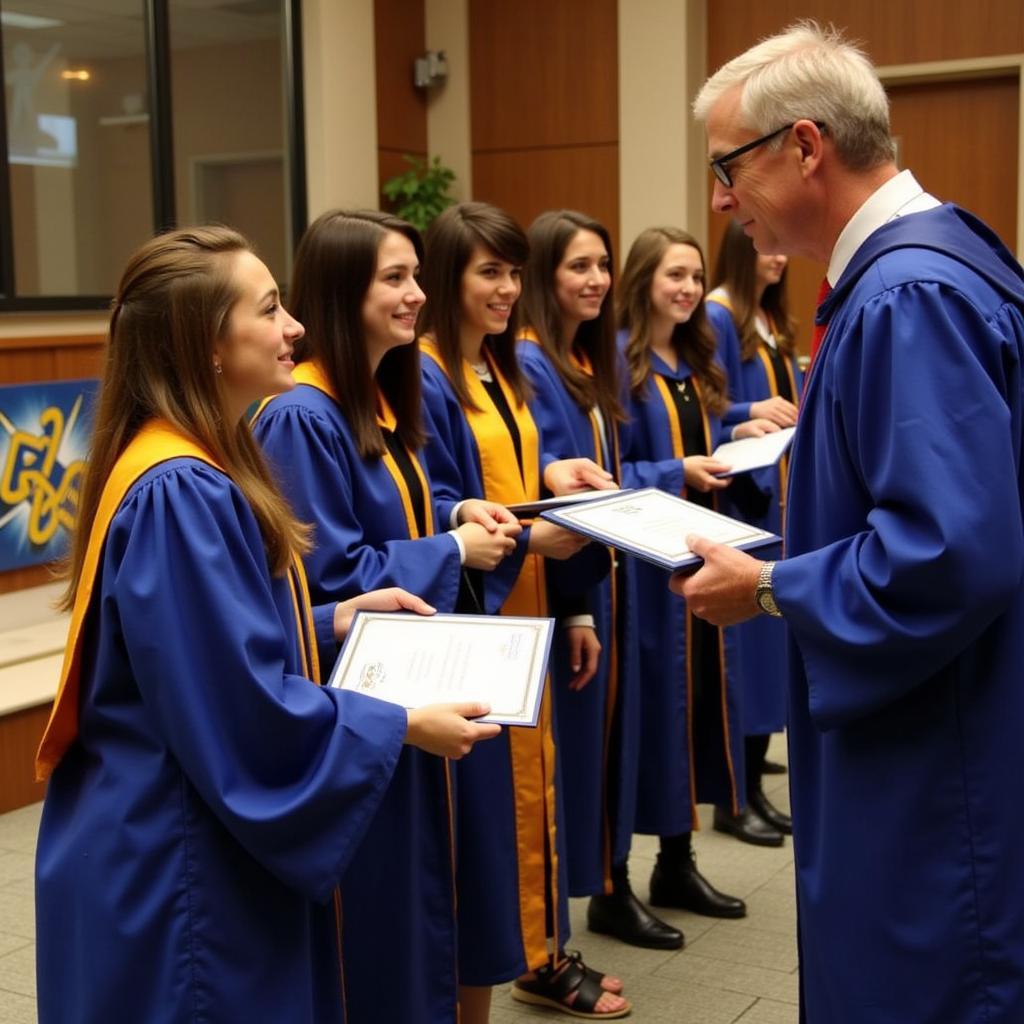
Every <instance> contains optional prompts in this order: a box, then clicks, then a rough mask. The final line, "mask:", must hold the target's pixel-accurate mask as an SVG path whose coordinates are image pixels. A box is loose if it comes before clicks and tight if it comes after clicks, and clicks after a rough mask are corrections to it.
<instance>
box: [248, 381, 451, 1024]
mask: <svg viewBox="0 0 1024 1024" xmlns="http://www.w3.org/2000/svg"><path fill="white" fill-rule="evenodd" d="M307 369H308V367H307ZM254 432H255V434H256V437H257V439H258V440H259V441H260V443H261V444H262V445H263V449H264V451H265V452H266V454H267V457H268V459H269V461H270V464H271V466H272V467H273V469H274V473H275V476H276V478H277V481H278V483H279V485H280V487H281V489H282V491H283V492H284V494H285V495H286V497H287V498H288V500H289V502H290V503H291V506H292V508H293V509H294V510H295V513H296V515H297V516H298V517H299V518H300V519H302V520H304V521H305V522H312V523H314V525H315V528H316V533H315V535H314V540H315V544H316V547H315V549H314V550H313V552H311V553H310V554H309V555H308V556H307V557H306V558H305V559H304V565H305V567H306V575H307V578H308V580H309V589H310V595H311V598H312V600H313V602H314V603H320V602H326V601H330V600H334V601H338V600H344V599H345V598H349V597H354V596H356V595H357V594H360V593H364V592H366V591H368V590H374V589H377V588H379V587H388V586H399V587H404V588H405V589H406V590H408V591H410V592H412V593H415V594H419V595H420V596H421V597H422V598H423V599H424V600H426V601H428V602H430V603H431V604H432V605H434V607H436V608H437V609H438V610H439V611H445V612H450V611H452V610H454V607H455V599H456V597H457V596H458V590H459V577H460V575H461V568H462V567H461V562H460V558H459V551H458V546H457V544H456V543H455V540H454V539H453V538H452V537H451V536H449V535H448V534H446V533H442V534H440V535H435V536H428V537H416V538H411V537H410V532H411V530H410V523H409V520H408V518H407V514H406V512H405V510H404V508H403V501H402V495H401V492H400V490H399V486H398V484H397V483H396V481H395V479H394V478H393V477H392V475H391V473H390V472H389V471H388V468H387V467H386V465H385V462H384V459H382V458H374V459H364V458H363V457H362V456H360V454H359V449H358V447H357V446H356V441H355V437H354V435H353V433H352V430H351V428H350V427H349V424H348V421H347V420H346V419H345V417H344V415H343V413H342V411H341V409H340V408H339V406H338V404H337V403H336V402H335V401H334V399H333V398H331V397H330V396H329V395H328V394H325V392H324V391H322V390H320V389H319V388H317V387H314V386H313V385H311V384H299V385H298V386H297V387H296V388H295V389H294V390H292V391H290V392H288V393H287V394H284V395H279V396H278V397H277V398H274V399H272V400H271V401H270V402H269V403H268V404H267V405H266V406H265V408H264V409H263V410H262V412H261V413H260V415H259V417H258V418H257V420H256V422H255V425H254ZM425 497H426V499H427V500H428V501H430V500H431V498H430V493H429V491H427V493H426V495H425ZM415 525H416V524H415V519H413V521H412V530H415ZM450 822H451V816H450V807H449V799H448V772H447V766H446V764H445V762H444V760H443V759H442V758H439V757H435V756H433V755H431V754H427V753H424V752H423V751H421V750H417V749H415V748H413V747H407V748H406V749H405V750H404V751H403V753H402V756H401V758H400V759H399V762H398V766H397V768H396V770H395V774H394V778H393V779H392V782H391V785H390V786H389V787H388V792H387V793H386V794H385V796H384V799H383V800H382V801H381V805H380V808H379V810H378V811H377V814H376V816H375V817H374V820H373V822H372V823H371V825H370V827H369V828H368V830H367V832H366V835H365V837H364V839H363V841H362V843H361V844H360V846H359V849H358V850H357V851H356V853H355V855H354V856H353V859H352V863H351V865H350V866H349V869H348V871H346V873H345V877H344V879H343V880H342V884H341V895H342V900H343V906H344V914H345V928H344V933H343V935H344V957H345V964H346V968H347V977H348V984H347V991H346V994H347V997H348V1006H349V1013H350V1016H351V1018H352V1020H353V1021H363V1020H366V1021H371V1020H395V1021H399V1020H401V1021H408V1022H409V1024H414V1022H423V1024H442V1022H451V1021H454V1020H455V1014H456V1005H455V1004H456V985H457V979H456V951H455V893H454V879H453V875H452V852H453V851H452V836H451V833H450ZM384 964H387V965H389V966H388V967H387V970H386V971H385V970H384V969H383V967H382V965H384ZM385 978H386V979H387V980H386V981H385V980H384V979H385Z"/></svg>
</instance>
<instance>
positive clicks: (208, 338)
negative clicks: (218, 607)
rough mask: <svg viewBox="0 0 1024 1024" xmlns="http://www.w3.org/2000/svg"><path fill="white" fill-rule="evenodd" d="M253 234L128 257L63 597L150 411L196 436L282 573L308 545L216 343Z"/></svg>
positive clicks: (184, 239) (187, 241) (201, 239)
mask: <svg viewBox="0 0 1024 1024" xmlns="http://www.w3.org/2000/svg"><path fill="white" fill-rule="evenodd" d="M242 252H251V248H250V246H249V243H248V242H247V241H246V240H245V239H244V238H243V237H242V236H241V235H239V234H238V233H237V232H235V231H232V230H230V229H229V228H225V227H196V228H183V229H180V230H177V231H169V232H167V233H166V234H163V235H158V236H157V237H156V238H153V239H151V240H150V241H149V242H147V243H146V244H145V245H143V246H142V247H141V248H140V249H138V250H137V251H136V252H135V254H134V255H133V256H132V257H131V259H130V260H129V261H128V266H127V268H126V269H125V272H124V275H123V276H122V278H121V282H120V284H119V285H118V288H117V294H116V296H115V297H114V301H113V312H112V314H111V317H110V329H109V334H108V339H107V345H106V351H105V356H104V366H103V372H102V382H101V385H100V392H99V398H98V401H97V407H96V415H95V419H94V422H93V431H92V439H91V442H90V450H89V459H88V464H87V466H86V470H85V478H84V481H83V484H82V493H81V498H80V501H79V505H78V525H77V526H76V528H75V531H74V535H73V538H72V545H71V551H70V554H69V556H68V559H67V561H66V563H65V565H64V566H63V574H64V575H65V576H66V578H67V580H68V586H67V590H66V591H65V593H64V595H63V597H62V599H61V606H62V607H63V608H70V607H71V606H72V605H73V604H74V601H75V595H76V594H77V592H78V586H79V582H80V580H81V575H82V568H83V564H84V562H85V552H86V547H87V546H88V542H89V530H90V528H91V527H92V525H93V520H94V519H95V517H96V510H97V508H98V507H99V502H100V496H101V494H102V492H103V487H104V485H105V484H106V482H107V478H108V477H109V476H110V473H111V471H112V469H113V467H114V463H115V462H116V461H117V459H118V458H119V456H120V455H121V453H122V452H123V451H124V450H125V448H126V447H127V446H128V443H129V442H130V441H131V440H132V438H133V437H134V436H135V435H136V433H138V431H139V429H140V428H141V427H142V425H143V424H144V423H146V421H147V420H151V419H154V418H157V417H159V418H162V419H165V420H167V421H169V422H170V423H171V424H173V425H174V426H175V427H177V429H178V430H180V431H181V432H182V433H183V434H185V435H187V436H188V437H190V438H191V439H192V440H194V441H195V442H196V443H197V444H198V445H200V446H201V447H202V448H203V449H205V450H206V451H207V452H208V453H209V455H210V457H211V458H212V459H213V460H214V461H215V462H216V463H217V464H218V465H219V466H220V467H221V468H222V469H223V470H224V472H225V473H227V475H228V476H229V477H230V478H231V480H232V481H233V482H234V483H235V484H236V485H237V487H238V488H239V490H240V491H241V492H242V494H243V495H244V496H245V498H246V500H247V501H248V503H249V505H250V507H251V508H252V511H253V514H254V515H255V517H256V521H257V523H258V524H259V528H260V533H261V534H262V536H263V542H264V544H265V546H266V550H267V560H268V562H269V564H270V567H271V570H272V572H273V573H274V574H275V575H280V574H282V573H284V572H285V571H286V569H287V568H288V565H289V562H290V561H291V558H292V555H293V553H296V554H304V553H306V552H307V551H308V550H309V546H310V535H311V529H310V527H308V526H305V525H303V524H301V523H299V522H298V521H297V520H296V519H295V517H294V516H293V514H292V512H291V509H290V508H289V506H288V503H287V502H286V501H285V499H284V498H283V497H282V496H281V494H280V492H279V491H278V490H277V488H276V487H275V486H274V483H273V481H272V479H271V476H270V473H269V471H268V469H267V466H266V464H265V463H264V461H263V457H262V455H261V454H260V449H259V446H258V445H257V444H256V442H255V441H254V440H253V437H252V434H251V433H250V431H249V427H248V424H247V423H246V422H245V418H244V417H243V418H242V419H236V418H235V417H234V416H233V414H232V413H231V412H230V411H229V405H228V402H227V398H226V394H225V391H224V388H223V386H222V383H221V378H220V377H219V376H218V375H217V374H216V373H215V372H214V365H213V352H214V345H215V343H216V342H217V341H218V340H219V339H220V338H223V337H224V335H225V333H226V332H227V329H228V323H229V320H230V316H231V310H232V308H233V307H234V305H235V303H236V302H237V301H238V300H239V298H240V294H239V289H238V286H237V285H236V283H235V280H234V273H233V270H234V263H235V260H234V257H236V256H237V255H238V254H239V253H242Z"/></svg>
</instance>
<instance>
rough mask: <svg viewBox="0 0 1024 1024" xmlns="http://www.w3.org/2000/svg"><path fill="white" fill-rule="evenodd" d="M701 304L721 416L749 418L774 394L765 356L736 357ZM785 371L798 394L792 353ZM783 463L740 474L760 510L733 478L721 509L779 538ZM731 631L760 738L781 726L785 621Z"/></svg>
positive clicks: (732, 330)
mask: <svg viewBox="0 0 1024 1024" xmlns="http://www.w3.org/2000/svg"><path fill="white" fill-rule="evenodd" d="M705 308H706V309H707V313H708V319H709V320H710V321H711V325H712V327H713V328H714V330H715V334H716V335H717V337H718V354H719V358H720V360H721V362H722V364H723V365H724V366H725V369H726V374H727V375H728V378H729V397H730V399H731V400H732V404H731V405H730V406H729V408H728V409H727V410H726V412H725V415H724V416H723V423H725V424H727V425H730V424H736V423H742V422H744V421H745V420H748V419H750V406H751V404H752V403H754V402H759V401H762V400H763V399H765V398H772V397H774V396H775V395H778V394H779V389H778V385H777V383H776V381H775V379H774V373H773V372H772V370H771V369H770V364H766V362H765V359H763V358H761V357H760V356H759V355H756V354H755V355H754V356H753V358H751V359H747V360H746V361H743V360H741V359H740V339H739V335H738V334H737V332H736V325H735V323H734V321H733V318H732V314H731V313H730V312H729V310H728V308H727V307H726V306H724V305H722V304H721V303H719V302H715V301H713V300H709V301H708V302H707V304H706V307H705ZM788 369H789V372H790V374H791V377H792V380H791V385H792V386H793V388H794V390H793V394H794V396H796V397H799V394H800V386H801V383H802V374H801V372H800V368H799V366H797V362H796V358H795V357H790V359H789V360H788ZM794 400H796V399H795V398H794ZM787 461H788V459H787V457H786V456H783V458H782V459H781V460H780V461H779V464H778V465H777V466H776V467H773V468H771V469H765V470H758V471H756V472H754V473H749V474H746V475H747V477H748V478H749V479H748V481H747V482H746V484H745V486H746V487H749V488H756V492H754V493H755V494H759V495H763V498H764V501H765V506H764V512H763V514H757V513H752V511H751V508H750V506H749V505H748V504H746V503H741V502H738V501H736V500H734V499H735V496H736V493H737V492H736V486H737V485H738V484H739V483H740V481H739V480H736V481H734V484H733V487H729V488H727V489H726V490H725V491H723V492H722V495H721V499H720V500H721V509H722V511H723V512H724V513H725V514H726V515H729V516H733V517H734V518H736V519H742V520H743V521H744V522H748V523H751V524H752V525H754V526H759V527H760V528H761V529H763V530H768V531H769V532H770V533H776V534H778V535H779V536H780V537H781V536H782V529H783V515H784V512H783V510H784V508H785V499H786V476H787ZM781 554H782V549H781V546H776V547H774V548H764V549H763V550H761V551H759V552H758V557H759V558H765V559H774V558H779V557H780V556H781ZM734 632H735V638H736V644H737V647H738V648H739V650H740V652H741V655H740V664H739V667H740V671H739V672H738V673H737V682H738V684H739V686H740V688H741V691H742V692H741V697H740V708H741V711H742V716H743V732H744V735H747V736H766V735H768V734H769V733H773V732H779V731H781V730H782V729H783V728H784V727H785V724H786V700H787V698H786V680H787V678H788V672H789V666H788V663H787V662H788V654H787V640H786V624H785V622H784V621H782V620H780V619H774V618H772V617H771V616H769V615H759V616H757V617H756V618H753V619H749V620H748V621H747V622H744V623H741V624H740V625H739V626H736V627H734Z"/></svg>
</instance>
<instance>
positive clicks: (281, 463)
mask: <svg viewBox="0 0 1024 1024" xmlns="http://www.w3.org/2000/svg"><path fill="white" fill-rule="evenodd" d="M255 433H256V437H257V439H258V440H259V442H260V444H261V445H262V446H263V449H264V451H265V452H266V454H267V457H268V459H269V461H270V463H271V465H272V466H273V469H274V473H275V476H276V477H277V479H278V481H279V483H280V486H281V489H282V490H283V491H284V493H285V495H286V496H287V497H288V501H289V502H290V503H291V506H292V508H293V509H294V510H295V514H296V515H297V516H298V517H299V518H300V519H302V520H304V521H305V522H312V523H315V524H316V534H315V537H314V543H315V547H314V549H313V551H312V552H311V553H310V554H309V555H307V556H306V558H305V564H306V571H307V573H308V574H309V578H310V584H311V586H312V587H313V589H314V592H315V593H316V594H318V595H320V599H323V598H336V599H339V600H344V599H346V598H350V597H356V596H357V595H359V594H363V593H366V592H367V591H369V590H377V589H380V588H382V587H404V588H405V589H406V590H408V591H410V592H411V593H413V594H418V595H419V596H420V597H422V598H423V599H424V600H425V601H427V602H428V603H430V604H432V605H434V606H435V607H437V608H442V609H451V608H454V607H455V599H456V597H457V596H458V591H459V576H460V573H461V570H462V565H461V560H460V557H459V548H458V544H457V543H456V542H455V539H454V538H453V537H450V536H449V535H448V534H447V532H441V533H437V534H435V535H434V536H431V537H418V538H415V539H411V538H409V537H405V538H402V539H395V540H387V541H382V542H379V543H377V542H371V541H370V540H369V539H368V538H367V535H366V531H365V530H364V527H363V523H362V521H361V518H362V517H361V516H360V514H359V510H358V508H357V505H356V496H355V490H356V488H357V487H358V486H361V487H363V488H370V487H371V486H373V482H372V481H370V480H369V479H367V478H366V474H365V473H363V479H362V480H359V479H358V476H359V474H360V473H361V472H363V469H364V467H363V466H361V465H353V464H352V458H353V452H352V451H351V450H350V449H348V448H346V446H345V444H344V443H343V439H342V437H341V436H340V435H339V433H338V428H337V427H336V426H335V425H333V424H331V423H330V422H328V421H327V420H326V419H324V418H323V417H322V416H319V415H317V413H315V412H314V411H311V410H309V409H305V408H302V407H300V406H291V405H286V406H283V407H281V408H279V409H275V408H274V406H273V405H271V406H270V408H269V409H267V411H266V412H265V413H264V415H263V416H261V417H260V419H259V420H257V421H256V431H255ZM389 497H391V496H390V495H383V494H382V495H379V500H380V501H381V502H386V501H387V500H388V499H389ZM395 500H397V496H395ZM439 529H443V526H442V525H441V524H439Z"/></svg>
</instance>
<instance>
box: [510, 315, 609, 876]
mask: <svg viewBox="0 0 1024 1024" xmlns="http://www.w3.org/2000/svg"><path fill="white" fill-rule="evenodd" d="M517 338H518V340H519V341H528V342H531V343H532V344H534V345H538V346H539V345H540V338H539V337H538V336H537V332H536V331H535V330H534V329H533V328H532V327H526V328H524V329H523V330H522V331H520V333H519V334H518V335H517ZM569 361H570V362H571V363H572V364H573V366H575V367H576V368H577V369H578V370H580V371H582V372H583V373H585V374H586V375H587V376H588V377H593V376H594V367H593V364H592V363H591V362H590V357H589V356H588V355H587V354H586V352H580V353H578V354H577V353H576V352H575V351H572V352H570V353H569ZM587 419H588V420H589V421H590V430H591V433H592V434H593V437H594V461H595V462H596V463H597V464H598V465H599V466H600V467H601V468H602V469H606V470H608V472H609V473H611V474H612V476H613V477H615V479H616V480H620V479H621V477H622V472H621V465H620V459H619V432H618V430H616V429H615V425H614V424H613V423H612V424H608V425H607V426H608V427H609V428H610V433H611V445H612V447H611V461H612V465H611V466H606V465H605V462H606V460H605V457H604V451H605V446H604V445H603V444H602V443H601V421H600V420H599V419H598V417H597V415H596V414H595V412H594V410H593V409H590V410H588V411H587ZM608 557H609V558H611V560H612V566H613V568H612V581H611V587H610V588H609V598H610V601H611V617H610V619H609V625H610V629H609V633H610V636H609V637H608V644H609V649H608V689H607V693H606V695H605V709H604V747H603V753H602V776H601V777H602V778H603V779H604V794H603V799H602V803H601V806H602V822H603V833H604V834H603V847H604V891H605V892H606V893H610V892H611V891H612V873H611V872H612V834H611V832H612V830H611V821H610V820H609V817H608V806H609V803H608V801H609V794H610V786H609V779H608V762H609V755H610V752H611V739H612V726H613V725H614V717H615V702H616V700H617V699H618V694H619V652H618V628H617V626H616V623H617V621H618V619H617V617H618V611H619V610H618V593H617V590H616V587H615V569H614V566H615V557H616V556H615V549H614V548H608Z"/></svg>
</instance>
